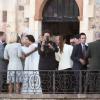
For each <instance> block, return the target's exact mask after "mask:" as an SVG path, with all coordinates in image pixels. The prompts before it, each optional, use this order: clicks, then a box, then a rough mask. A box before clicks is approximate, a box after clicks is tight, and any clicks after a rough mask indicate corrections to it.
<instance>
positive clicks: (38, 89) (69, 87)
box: [0, 70, 100, 94]
mask: <svg viewBox="0 0 100 100" xmlns="http://www.w3.org/2000/svg"><path fill="white" fill-rule="evenodd" d="M10 83H12V84H13V85H14V93H16V84H17V83H20V93H33V94H40V93H44V94H45V93H46V94H69V93H70V94H71V93H100V71H88V70H75V71H73V70H64V71H56V70H55V71H53V70H48V71H32V70H31V71H11V70H10V71H8V72H4V71H2V72H1V71H0V87H1V88H0V89H1V92H3V93H8V85H9V84H10Z"/></svg>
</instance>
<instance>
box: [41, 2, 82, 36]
mask: <svg viewBox="0 0 100 100" xmlns="http://www.w3.org/2000/svg"><path fill="white" fill-rule="evenodd" d="M78 16H80V14H79V7H78V5H77V3H76V0H48V1H47V3H46V5H45V7H44V9H43V13H42V17H43V21H42V31H44V30H45V29H48V30H50V31H51V32H52V33H53V34H54V35H57V34H63V35H67V36H70V35H72V34H78V33H79V24H80V22H79V20H78Z"/></svg>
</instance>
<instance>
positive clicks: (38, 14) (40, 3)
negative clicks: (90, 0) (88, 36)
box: [35, 0, 83, 21]
mask: <svg viewBox="0 0 100 100" xmlns="http://www.w3.org/2000/svg"><path fill="white" fill-rule="evenodd" d="M47 1H48V0H36V2H35V5H36V6H35V20H38V21H39V20H42V19H43V18H42V12H43V8H44V6H45V4H46V3H47ZM76 3H77V5H78V6H79V12H80V16H79V20H82V18H83V0H76Z"/></svg>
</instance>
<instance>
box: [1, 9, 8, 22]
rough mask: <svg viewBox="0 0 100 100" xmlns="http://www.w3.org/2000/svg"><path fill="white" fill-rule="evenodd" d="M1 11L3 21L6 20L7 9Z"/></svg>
mask: <svg viewBox="0 0 100 100" xmlns="http://www.w3.org/2000/svg"><path fill="white" fill-rule="evenodd" d="M2 13H3V14H2V19H3V22H7V11H3V12H2Z"/></svg>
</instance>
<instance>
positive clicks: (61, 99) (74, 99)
mask: <svg viewBox="0 0 100 100" xmlns="http://www.w3.org/2000/svg"><path fill="white" fill-rule="evenodd" d="M0 100H100V94H42V95H33V94H0Z"/></svg>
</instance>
